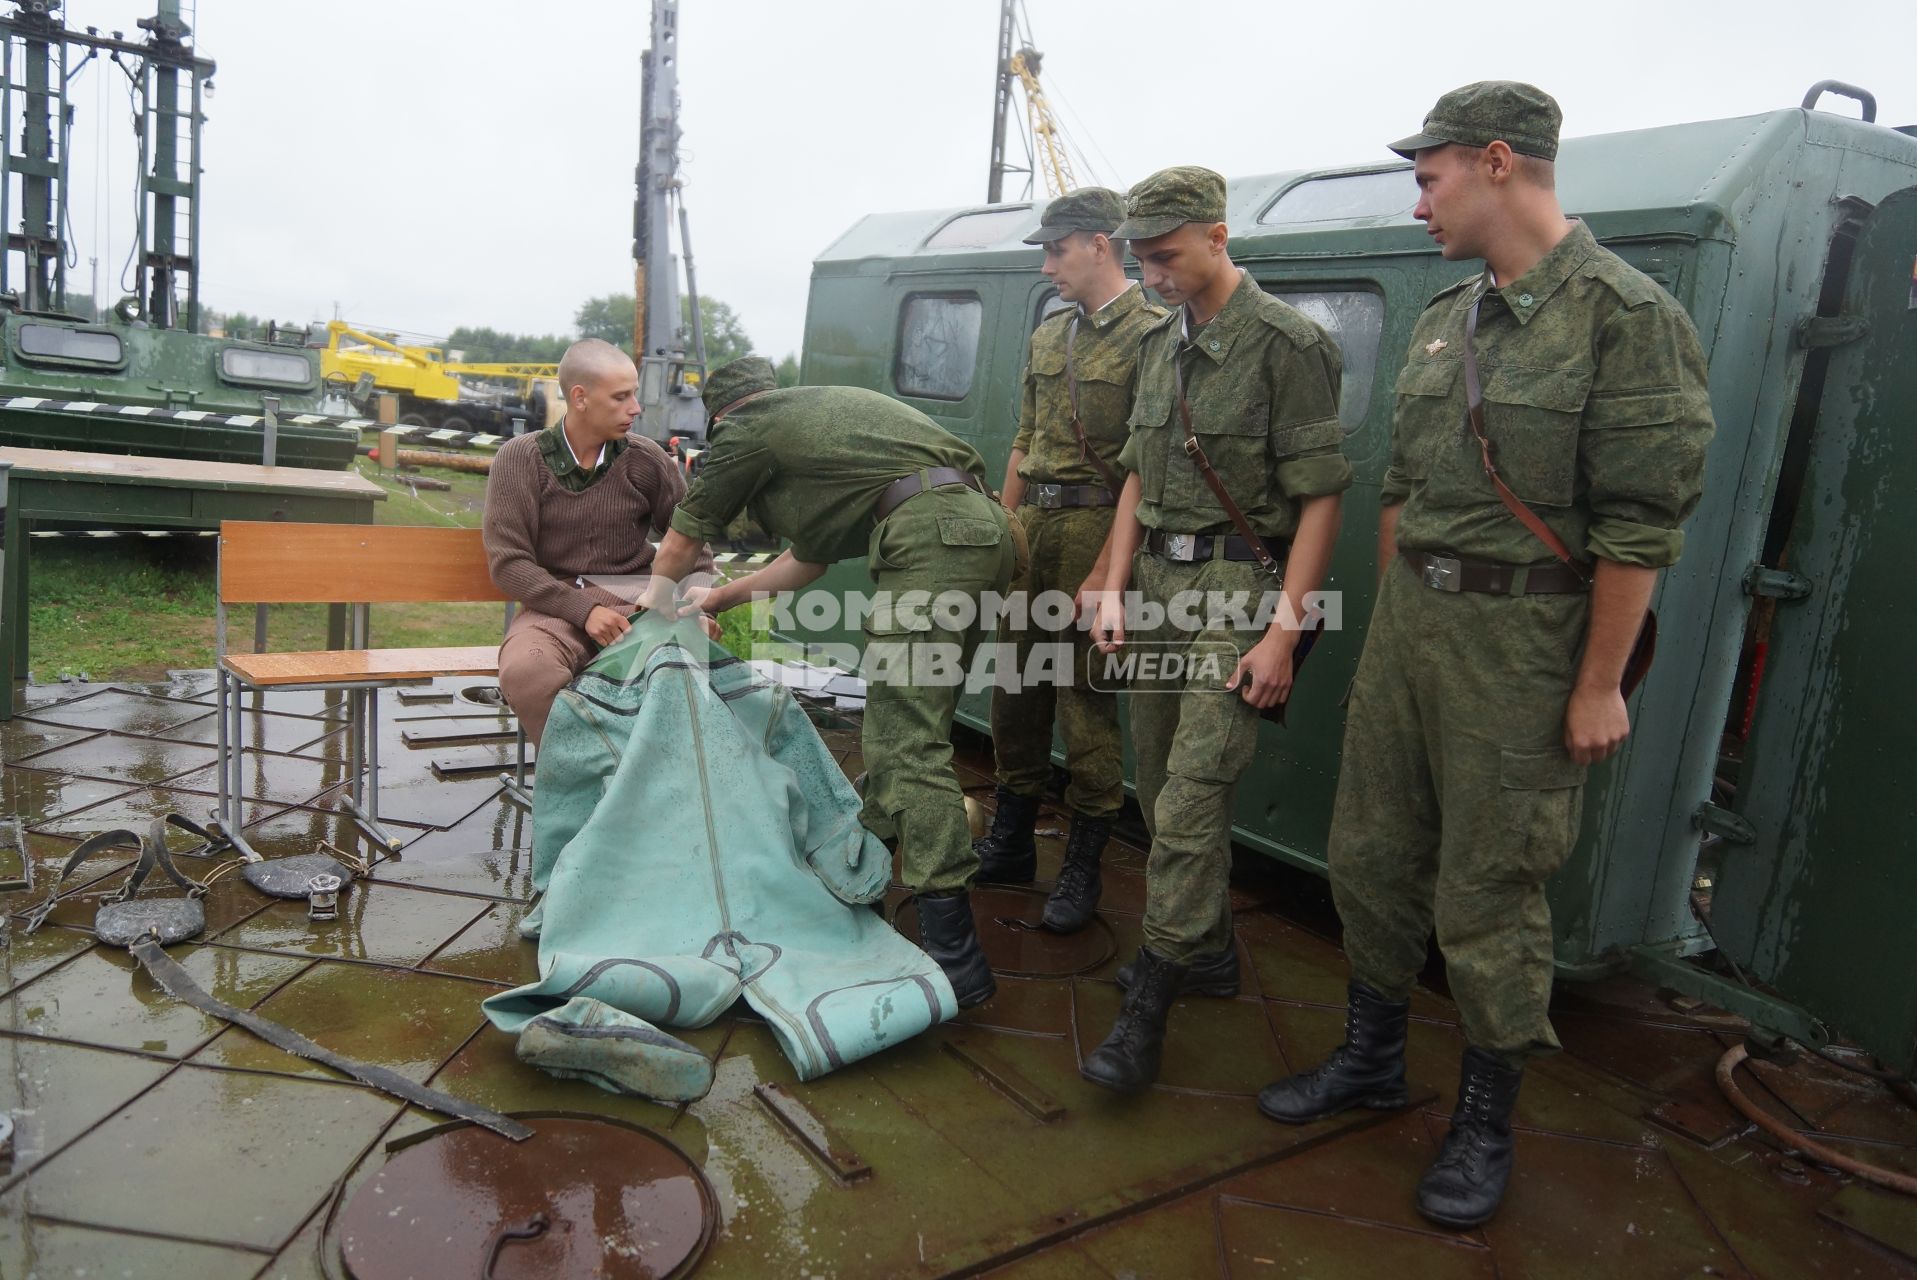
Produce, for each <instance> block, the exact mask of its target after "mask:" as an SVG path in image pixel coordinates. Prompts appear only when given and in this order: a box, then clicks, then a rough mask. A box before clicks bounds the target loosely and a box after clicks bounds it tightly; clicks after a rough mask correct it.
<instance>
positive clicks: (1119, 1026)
mask: <svg viewBox="0 0 1917 1280" xmlns="http://www.w3.org/2000/svg"><path fill="white" fill-rule="evenodd" d="M1132 972H1133V973H1134V974H1135V975H1136V977H1137V981H1136V982H1135V983H1134V984H1133V986H1132V988H1131V990H1129V991H1127V992H1126V993H1125V1003H1124V1004H1122V1005H1120V1006H1119V1009H1118V1020H1117V1021H1116V1022H1114V1023H1113V1024H1112V1033H1111V1034H1110V1035H1108V1036H1106V1037H1105V1043H1103V1044H1101V1045H1099V1046H1098V1048H1096V1049H1094V1050H1092V1051H1091V1052H1090V1053H1088V1054H1086V1055H1085V1061H1084V1063H1083V1064H1082V1065H1081V1066H1080V1067H1079V1068H1078V1073H1079V1074H1080V1075H1082V1076H1084V1077H1085V1078H1086V1079H1087V1080H1090V1081H1091V1082H1092V1083H1093V1084H1097V1085H1103V1086H1105V1088H1107V1089H1115V1090H1117V1091H1118V1092H1120V1093H1136V1092H1138V1091H1139V1090H1140V1089H1143V1088H1146V1087H1147V1086H1149V1085H1150V1084H1151V1083H1152V1081H1154V1080H1156V1079H1158V1064H1159V1061H1160V1059H1161V1058H1162V1057H1163V1055H1164V1051H1165V1020H1166V1019H1167V1018H1168V1017H1170V1016H1171V1007H1172V1001H1174V1000H1176V999H1177V998H1178V988H1179V984H1180V983H1181V982H1182V981H1183V979H1184V977H1185V966H1184V965H1182V964H1173V963H1172V962H1171V961H1170V960H1167V959H1165V958H1164V957H1163V956H1161V955H1158V954H1157V953H1156V952H1154V951H1153V950H1152V949H1151V948H1150V947H1140V948H1139V949H1138V959H1137V960H1135V961H1133V962H1132Z"/></svg>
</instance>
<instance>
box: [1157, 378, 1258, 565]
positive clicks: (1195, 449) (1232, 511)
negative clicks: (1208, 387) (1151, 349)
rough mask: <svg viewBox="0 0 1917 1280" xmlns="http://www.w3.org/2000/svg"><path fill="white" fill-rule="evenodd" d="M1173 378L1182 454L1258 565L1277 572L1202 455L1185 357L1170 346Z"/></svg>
mask: <svg viewBox="0 0 1917 1280" xmlns="http://www.w3.org/2000/svg"><path fill="white" fill-rule="evenodd" d="M1172 379H1173V381H1174V383H1175V385H1176V387H1177V390H1178V420H1179V422H1180V424H1181V425H1183V427H1184V428H1185V456H1186V457H1188V458H1190V459H1191V460H1192V462H1193V463H1195V464H1197V467H1198V474H1199V475H1201V476H1203V477H1205V483H1206V484H1207V485H1210V486H1211V491H1212V494H1213V496H1215V497H1216V498H1217V499H1218V505H1219V506H1221V507H1223V508H1224V509H1225V514H1226V515H1228V516H1230V517H1231V523H1232V527H1233V528H1235V529H1237V530H1238V536H1239V537H1241V538H1243V539H1244V540H1245V543H1246V545H1247V546H1249V547H1250V548H1251V550H1252V554H1253V555H1255V556H1257V557H1258V567H1259V568H1261V569H1263V570H1264V571H1265V572H1266V573H1273V574H1275V573H1277V572H1278V569H1279V565H1278V560H1277V557H1275V556H1273V555H1272V554H1271V548H1270V547H1267V546H1266V545H1265V540H1264V539H1263V538H1261V537H1259V536H1258V531H1257V530H1256V529H1253V528H1252V527H1251V521H1249V520H1247V519H1245V513H1244V511H1243V510H1242V509H1241V508H1240V507H1239V505H1238V504H1237V503H1236V502H1234V501H1232V497H1231V492H1230V491H1229V490H1227V489H1226V488H1225V482H1224V481H1223V480H1221V479H1219V478H1218V472H1217V471H1215V470H1213V469H1212V465H1211V459H1210V458H1208V457H1206V456H1205V449H1204V446H1203V445H1201V444H1199V443H1198V432H1197V429H1196V428H1194V427H1193V426H1192V422H1191V402H1190V401H1189V400H1187V399H1185V357H1184V353H1183V352H1181V351H1179V350H1178V349H1177V348H1176V347H1174V348H1173V349H1172Z"/></svg>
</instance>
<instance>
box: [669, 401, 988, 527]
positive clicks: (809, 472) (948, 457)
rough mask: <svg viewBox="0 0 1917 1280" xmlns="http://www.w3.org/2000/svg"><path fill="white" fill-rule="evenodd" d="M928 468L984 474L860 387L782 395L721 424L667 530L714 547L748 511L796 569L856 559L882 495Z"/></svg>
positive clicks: (912, 418)
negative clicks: (798, 563)
mask: <svg viewBox="0 0 1917 1280" xmlns="http://www.w3.org/2000/svg"><path fill="white" fill-rule="evenodd" d="M926 467H956V468H958V469H959V470H960V471H968V472H970V473H971V474H972V475H975V476H978V477H980V478H981V479H983V477H984V474H985V462H984V460H983V459H981V458H980V457H979V455H978V450H976V449H974V448H973V447H972V446H971V445H969V444H966V443H965V442H964V441H963V440H961V439H959V438H958V437H957V436H955V435H953V434H952V433H951V432H949V431H947V430H946V429H945V428H944V427H941V426H940V425H939V424H938V423H936V422H934V421H932V420H931V419H930V418H928V417H926V416H925V415H924V414H922V413H920V412H919V411H918V410H917V409H914V408H912V407H911V406H910V405H904V404H900V403H899V402H898V401H897V400H894V399H892V397H890V396H886V395H881V394H879V393H878V392H876V391H868V390H866V389H865V388H863V387H784V388H781V389H780V390H777V391H768V392H766V393H765V394H764V395H762V396H758V397H756V398H755V399H753V400H750V401H748V402H746V403H744V404H741V405H740V406H739V407H738V408H736V409H734V410H733V411H732V412H731V413H728V414H727V415H726V416H725V418H724V419H723V420H722V421H721V422H720V424H719V426H718V428H717V430H715V431H714V432H713V435H712V452H711V453H709V454H707V455H706V460H705V465H704V466H702V467H701V468H700V469H699V475H698V477H697V478H696V479H694V480H693V482H692V488H691V490H689V491H688V492H687V494H686V496H685V497H684V498H682V499H680V501H679V506H678V508H677V509H676V510H675V511H674V512H673V513H672V527H673V528H674V529H676V530H678V531H679V532H680V533H683V534H685V535H686V536H687V537H689V538H698V539H699V540H701V541H704V542H711V541H714V540H716V539H718V538H722V537H724V536H725V531H726V526H727V525H728V524H730V523H731V522H732V519H733V517H735V516H737V515H738V514H739V512H740V511H742V510H743V511H749V512H750V513H751V515H752V518H753V519H754V520H756V521H757V522H758V524H759V527H760V528H762V529H764V530H765V531H766V532H767V533H769V534H771V535H772V536H773V537H775V538H784V539H787V540H789V541H790V542H791V543H792V554H793V555H795V556H797V557H798V558H799V559H801V560H805V561H809V562H811V563H813V564H833V563H836V562H837V561H840V560H850V559H855V558H857V557H859V556H863V555H864V554H865V552H866V543H867V540H868V539H869V538H870V537H871V534H872V525H873V523H874V522H873V519H872V509H873V507H875V506H876V505H877V504H878V500H879V495H880V494H881V493H883V492H885V488H886V486H887V485H889V484H891V483H892V482H893V481H894V480H897V479H899V478H901V477H903V476H907V475H910V474H912V473H913V472H915V471H918V470H921V469H923V468H926Z"/></svg>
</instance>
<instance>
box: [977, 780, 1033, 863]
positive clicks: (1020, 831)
mask: <svg viewBox="0 0 1917 1280" xmlns="http://www.w3.org/2000/svg"><path fill="white" fill-rule="evenodd" d="M993 797H994V799H995V801H996V803H997V806H998V807H997V808H996V809H994V810H993V811H992V829H991V830H990V831H988V832H986V833H985V834H984V835H983V836H981V837H980V838H979V839H977V840H975V841H973V842H972V852H973V853H976V854H977V855H978V879H980V880H990V881H993V882H995V883H997V884H1030V883H1031V882H1032V879H1033V877H1035V876H1036V875H1038V846H1037V845H1036V844H1035V843H1034V842H1033V838H1032V829H1033V828H1034V827H1035V826H1037V825H1038V797H1037V796H1020V795H1014V794H1012V793H1011V792H1010V791H1007V790H1006V789H1005V788H1004V787H999V788H998V789H997V790H996V791H995V792H994V793H993Z"/></svg>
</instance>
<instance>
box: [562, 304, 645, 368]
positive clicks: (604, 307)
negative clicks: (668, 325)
mask: <svg viewBox="0 0 1917 1280" xmlns="http://www.w3.org/2000/svg"><path fill="white" fill-rule="evenodd" d="M632 305H633V304H632V295H631V294H629V293H608V294H606V295H605V296H604V297H599V298H587V299H586V300H585V301H584V302H582V303H580V304H579V310H577V311H575V312H574V313H573V317H572V323H573V328H575V329H577V330H578V331H579V336H580V337H582V338H603V339H604V340H605V341H607V342H610V343H611V344H612V345H613V346H615V347H618V348H619V349H620V350H621V351H623V352H625V353H626V354H627V355H631V354H632Z"/></svg>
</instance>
